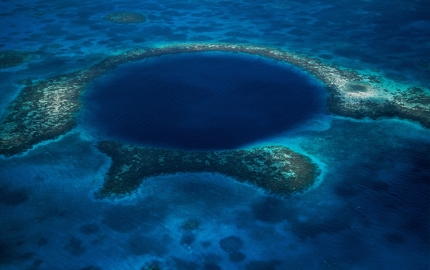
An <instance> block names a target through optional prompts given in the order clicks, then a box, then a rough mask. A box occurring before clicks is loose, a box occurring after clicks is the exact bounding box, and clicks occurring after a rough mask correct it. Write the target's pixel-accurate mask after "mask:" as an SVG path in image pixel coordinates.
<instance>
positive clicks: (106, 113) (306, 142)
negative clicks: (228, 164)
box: [0, 0, 430, 270]
mask: <svg viewBox="0 0 430 270" xmlns="http://www.w3.org/2000/svg"><path fill="white" fill-rule="evenodd" d="M115 11H130V12H138V13H141V14H144V15H145V16H146V18H147V20H146V22H144V23H141V24H115V23H112V22H109V21H106V20H104V19H103V17H104V16H105V15H107V14H109V13H112V12H115ZM0 22H1V24H0V25H1V26H2V27H1V30H0V51H4V50H18V51H32V52H35V54H34V56H33V59H32V60H31V61H30V62H28V63H25V64H22V65H19V66H16V67H12V68H3V69H0V121H1V120H2V119H3V118H2V117H3V116H4V115H5V112H6V110H7V105H8V104H9V102H11V101H12V100H14V99H15V98H16V96H17V95H18V93H19V92H20V90H21V89H22V87H23V86H22V84H21V82H22V80H26V79H32V80H35V81H37V80H43V79H45V78H49V77H51V76H54V75H58V74H64V73H67V72H70V71H74V70H81V69H85V68H88V67H89V66H91V65H92V64H94V63H96V62H98V61H100V60H102V59H104V58H105V57H107V56H109V55H112V54H115V53H120V52H122V51H124V50H128V49H135V48H143V47H151V46H161V45H169V44H172V43H187V42H201V43H218V42H219V43H233V44H236V43H239V44H259V45H264V46H272V47H276V48H280V49H283V50H286V51H291V52H295V53H300V54H303V55H307V56H310V57H317V58H319V59H320V60H321V61H324V62H325V63H327V64H333V65H337V66H338V67H340V68H348V69H354V70H357V71H359V72H362V73H368V74H376V75H377V76H380V77H381V78H387V79H389V80H393V81H396V82H399V83H403V84H408V85H409V84H410V85H417V86H421V87H423V89H426V91H427V90H428V87H429V82H430V80H429V78H430V42H429V35H430V3H429V2H428V1H427V0H421V1H420V0H416V1H404V0H402V1H386V0H363V1H351V0H348V1H347V0H327V1H317V0H301V1H283V0H282V1H281V0H279V1H278V0H276V1H260V0H249V1H248V0H241V1H216V0H215V1H204V0H202V1H193V0H189V1H186V0H184V1H178V0H175V1H172V0H161V1H129V0H118V1H114V0H110V1H59V0H52V1H24V0H17V1H7V0H0ZM389 90H392V89H389ZM393 90H394V89H393ZM326 95H327V92H326V89H325V88H324V86H323V85H322V82H320V81H318V80H317V78H314V77H312V76H311V75H310V74H309V73H307V72H305V71H303V70H300V69H298V68H296V67H293V66H290V65H287V64H282V63H279V62H276V61H274V60H269V59H265V58H262V57H257V56H250V55H242V54H232V53H189V54H180V55H167V56H162V57H156V58H151V59H146V60H142V61H138V62H134V63H127V64H124V65H122V66H120V67H118V68H116V69H114V70H112V71H111V72H109V73H107V74H106V75H105V76H102V77H100V78H98V79H96V80H94V81H93V82H92V83H90V85H89V86H88V87H87V88H86V89H85V91H84V93H83V94H82V97H81V101H82V104H83V107H82V109H81V111H80V112H79V114H78V115H77V116H76V117H77V119H78V125H77V126H76V127H75V128H74V129H73V130H72V131H71V132H69V133H67V134H65V135H63V136H61V137H59V138H57V139H55V140H51V141H46V142H43V143H41V144H39V145H37V146H36V147H34V148H33V149H31V150H29V151H27V152H25V153H23V154H20V155H16V156H12V157H7V158H6V157H3V156H2V157H0V269H7V270H11V269H41V270H42V269H82V270H83V269H86V270H100V269H101V270H105V269H106V270H110V269H112V270H117V269H133V270H134V269H138V270H140V269H190V270H193V269H223V270H225V269H246V270H256V269H264V270H265V269H275V270H282V269H353V270H358V269H390V270H391V269H414V270H421V269H423V270H426V269H429V267H430V262H429V254H430V229H429V228H430V180H429V179H430V154H429V153H430V131H429V130H428V129H425V128H424V127H422V126H420V125H419V124H417V123H414V122H410V121H405V120H399V119H378V120H369V119H362V120H354V119H350V118H345V117H339V116H334V115H330V114H328V113H327V111H326V109H325V106H324V99H325V97H326ZM0 125H1V122H0ZM103 139H114V140H119V141H125V142H131V143H135V144H143V145H157V146H164V147H170V148H180V149H246V148H247V147H251V146H256V145H257V146H258V145H271V144H275V145H284V146H287V147H289V148H291V149H293V150H294V151H297V152H300V153H302V154H304V155H307V156H309V157H311V158H312V160H313V161H314V162H316V163H317V164H318V166H319V167H320V168H321V169H322V174H321V176H320V177H319V178H318V179H317V183H316V184H315V185H314V186H313V187H312V188H311V189H309V190H308V191H306V192H304V193H300V194H293V195H291V196H287V197H285V198H280V197H277V196H272V195H270V194H267V193H264V192H263V191H262V190H259V189H257V188H255V187H253V186H251V185H247V184H243V183H240V182H237V181H235V180H234V179H232V178H229V177H225V176H222V175H219V174H209V173H200V174H178V175H166V176H162V177H154V178H151V179H147V180H145V181H144V182H143V183H142V185H141V187H140V188H139V190H138V191H136V192H135V193H133V194H132V195H130V196H127V197H125V198H121V199H103V200H101V199H98V198H96V197H95V196H94V193H95V192H96V191H97V190H98V189H99V188H100V187H101V185H102V183H103V179H104V176H105V174H106V172H107V170H108V168H109V166H110V164H111V160H110V159H109V158H108V157H107V156H105V155H104V154H102V153H101V152H100V151H98V150H97V148H96V147H95V145H96V142H97V141H100V140H103ZM151 265H152V266H151ZM155 265H157V267H159V268H155ZM150 267H153V268H150Z"/></svg>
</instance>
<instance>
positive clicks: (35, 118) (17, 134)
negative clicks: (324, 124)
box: [0, 43, 430, 156]
mask: <svg viewBox="0 0 430 270" xmlns="http://www.w3.org/2000/svg"><path fill="white" fill-rule="evenodd" d="M205 51H220V52H230V53H231V52H233V53H247V54H253V55H259V56H263V57H268V58H271V59H275V60H278V61H282V62H286V63H289V64H292V65H294V66H297V67H299V68H301V69H303V70H305V71H308V72H309V73H311V74H312V75H313V76H315V77H316V78H318V79H320V80H321V81H322V82H323V83H324V84H325V85H326V87H327V89H328V90H329V96H328V98H327V109H328V112H329V113H332V114H335V115H341V116H347V117H353V118H357V119H360V118H365V117H368V118H371V119H377V118H380V117H397V118H401V119H408V120H412V121H416V122H418V123H420V124H421V125H423V126H424V127H426V128H430V92H429V90H428V89H424V88H419V87H412V86H405V85H402V84H400V83H396V82H394V81H390V80H388V79H385V78H381V77H375V76H374V75H368V74H360V73H358V72H357V71H352V70H344V69H340V68H339V67H336V66H331V65H328V64H326V63H323V62H322V61H320V60H319V59H316V58H310V57H306V56H303V55H298V54H294V53H291V52H287V51H283V50H281V49H276V48H269V47H264V46H255V45H235V44H198V43H197V44H195V43H186V44H173V45H167V46H162V47H154V48H141V49H136V50H131V51H126V52H123V53H121V54H118V55H112V56H109V57H107V58H105V59H104V60H102V61H100V62H99V63H97V64H95V65H93V66H91V67H89V68H88V69H84V70H80V71H76V72H72V73H68V74H63V75H58V76H55V77H53V78H48V79H46V80H42V81H39V82H36V83H28V85H26V86H25V87H24V88H23V89H22V90H21V92H20V93H19V95H18V97H17V98H16V99H15V100H14V101H12V102H11V104H9V107H8V109H7V112H6V115H5V116H4V117H3V121H2V123H1V124H0V154H1V155H5V156H11V155H15V154H19V153H22V152H24V151H26V150H28V149H31V148H32V147H33V145H35V144H38V143H40V142H42V141H45V140H49V139H54V138H56V137H58V136H59V135H62V134H64V133H66V132H68V131H70V130H71V129H72V128H73V127H74V126H75V124H76V119H75V115H76V113H77V112H78V111H79V108H80V106H81V103H80V100H79V96H80V93H81V92H82V90H83V89H85V87H86V86H87V84H88V83H89V82H90V81H92V80H93V79H95V78H97V77H99V76H101V75H103V74H106V73H108V72H109V71H111V70H113V69H114V68H115V67H117V66H118V65H120V64H123V63H126V62H130V61H137V60H141V59H145V58H148V57H156V56H161V55H168V54H177V53H189V52H205ZM393 89H395V90H397V91H395V90H394V91H393Z"/></svg>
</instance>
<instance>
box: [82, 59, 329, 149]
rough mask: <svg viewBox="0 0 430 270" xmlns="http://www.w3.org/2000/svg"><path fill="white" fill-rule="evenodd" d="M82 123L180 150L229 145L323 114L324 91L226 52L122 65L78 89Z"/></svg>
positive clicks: (296, 75)
mask: <svg viewBox="0 0 430 270" xmlns="http://www.w3.org/2000/svg"><path fill="white" fill-rule="evenodd" d="M84 96H85V97H84V98H83V102H84V109H83V112H82V116H81V119H82V122H83V125H85V126H86V127H88V128H91V127H92V128H95V129H96V132H97V131H98V132H100V133H102V134H103V135H105V137H108V138H117V139H122V140H126V141H129V142H130V141H131V142H135V143H141V144H150V145H157V146H167V147H174V148H182V149H232V148H236V147H240V146H243V145H246V144H249V143H253V142H255V141H259V140H263V139H267V138H270V137H271V136H274V135H278V134H279V133H281V132H285V131H287V130H289V129H293V128H295V127H297V126H298V125H300V124H303V123H304V122H306V121H308V120H310V119H312V117H315V116H316V115H317V114H322V113H324V101H325V96H326V90H325V89H324V87H323V86H322V85H321V83H319V82H318V81H317V80H316V79H314V78H313V77H311V76H310V75H308V74H306V73H304V72H302V71H300V70H298V69H297V68H295V67H293V66H290V65H286V64H281V63H277V62H276V61H274V60H266V59H262V58H257V57H254V56H246V55H235V54H231V53H230V54H226V53H191V54H185V55H170V56H164V57H157V58H155V59H148V60H145V61H143V62H139V63H135V64H128V65H126V66H124V67H120V68H118V69H115V70H114V71H112V72H111V74H108V75H106V76H104V77H103V78H101V79H99V80H96V81H95V82H94V83H93V85H92V87H90V89H87V94H86V95H84Z"/></svg>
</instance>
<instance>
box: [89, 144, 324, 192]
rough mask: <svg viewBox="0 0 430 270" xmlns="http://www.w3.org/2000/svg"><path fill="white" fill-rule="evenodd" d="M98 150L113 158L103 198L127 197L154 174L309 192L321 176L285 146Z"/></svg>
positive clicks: (101, 147) (102, 146)
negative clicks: (205, 176) (219, 177)
mask: <svg viewBox="0 0 430 270" xmlns="http://www.w3.org/2000/svg"><path fill="white" fill-rule="evenodd" d="M97 147H98V149H99V150H100V151H101V152H102V153H104V154H106V155H108V156H109V157H110V158H111V159H112V164H111V166H110V168H109V171H108V172H107V174H106V176H105V181H104V184H103V187H102V188H101V190H100V191H99V192H98V195H99V196H100V197H111V196H118V195H127V194H130V193H131V192H133V191H135V190H136V189H137V188H138V187H139V186H140V185H141V183H142V181H144V180H145V179H147V178H148V177H153V176H160V175H166V174H175V173H198V172H212V173H220V174H223V175H226V176H229V177H232V178H234V179H236V180H238V181H240V182H246V183H249V184H252V185H255V186H257V187H260V188H262V189H264V190H265V191H267V192H269V193H273V194H277V195H288V194H291V193H292V192H299V191H303V190H305V189H306V188H309V187H310V186H311V185H312V184H314V181H315V179H316V178H317V176H318V175H319V174H320V170H319V168H318V166H317V165H316V164H315V163H313V162H312V161H311V159H310V158H308V157H306V156H304V155H301V154H299V153H295V152H293V151H291V150H290V149H288V148H286V147H283V146H264V147H255V148H251V149H246V150H227V151H181V150H169V149H162V148H149V147H143V146H133V145H129V144H123V143H119V142H113V141H102V142H99V143H98V145H97Z"/></svg>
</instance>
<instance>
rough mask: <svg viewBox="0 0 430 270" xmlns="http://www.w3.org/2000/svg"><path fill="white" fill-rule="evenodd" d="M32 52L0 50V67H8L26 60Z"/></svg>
mask: <svg viewBox="0 0 430 270" xmlns="http://www.w3.org/2000/svg"><path fill="white" fill-rule="evenodd" d="M32 55H33V53H32V52H21V51H0V68H10V67H14V66H18V65H21V64H23V63H25V62H28V61H29V60H30V59H31V56H32Z"/></svg>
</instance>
